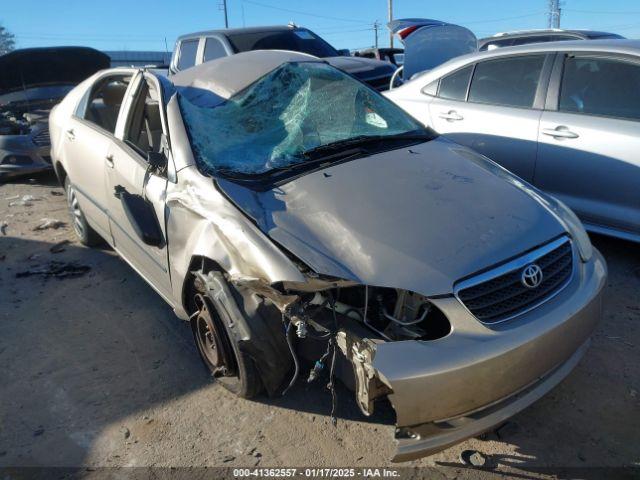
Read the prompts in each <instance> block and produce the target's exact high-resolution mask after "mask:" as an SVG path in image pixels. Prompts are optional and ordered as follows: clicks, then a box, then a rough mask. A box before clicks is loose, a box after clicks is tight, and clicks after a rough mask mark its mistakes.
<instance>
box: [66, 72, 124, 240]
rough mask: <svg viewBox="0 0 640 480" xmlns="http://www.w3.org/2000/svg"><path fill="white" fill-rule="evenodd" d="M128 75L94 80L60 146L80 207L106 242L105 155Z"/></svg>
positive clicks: (107, 224) (107, 231) (114, 75)
mask: <svg viewBox="0 0 640 480" xmlns="http://www.w3.org/2000/svg"><path fill="white" fill-rule="evenodd" d="M131 76H132V73H131V72H126V71H122V72H119V73H113V74H109V75H105V76H104V77H102V78H99V79H97V80H96V82H95V84H94V86H93V88H91V90H89V91H88V92H87V94H86V95H85V97H84V98H83V99H82V100H81V102H80V104H79V105H78V108H77V109H76V112H75V114H74V115H73V116H72V117H71V119H70V120H69V123H68V124H67V126H66V131H65V132H64V134H65V138H64V144H63V146H62V154H63V155H64V158H65V159H66V160H67V161H66V168H67V174H68V176H69V180H70V181H71V183H72V184H73V186H74V189H75V191H76V192H77V193H78V195H77V198H78V202H79V203H80V207H81V208H82V211H83V212H84V214H85V216H86V217H87V220H88V222H89V223H90V225H91V226H92V227H93V228H94V229H95V230H96V231H97V232H98V233H99V234H100V235H101V236H102V237H103V238H104V239H105V240H107V241H109V242H110V241H111V232H110V229H109V215H108V208H109V207H108V192H107V190H106V170H107V168H106V156H107V152H108V149H109V145H110V144H111V143H112V141H113V134H114V132H115V128H116V123H117V119H118V115H119V113H120V109H121V105H122V102H123V99H124V98H125V93H126V91H127V89H128V87H129V84H130V82H131Z"/></svg>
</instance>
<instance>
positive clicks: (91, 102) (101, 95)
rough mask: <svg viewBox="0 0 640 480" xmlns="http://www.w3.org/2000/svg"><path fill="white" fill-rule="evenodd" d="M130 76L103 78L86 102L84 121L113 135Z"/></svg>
mask: <svg viewBox="0 0 640 480" xmlns="http://www.w3.org/2000/svg"><path fill="white" fill-rule="evenodd" d="M130 81H131V76H130V75H118V76H114V77H108V78H105V79H104V80H103V81H102V82H100V83H99V84H98V85H96V86H95V87H94V89H93V91H92V92H91V96H90V97H89V99H88V101H87V107H86V110H85V112H84V117H83V118H84V119H85V120H86V121H88V122H91V123H93V124H94V125H97V126H98V127H100V128H102V129H104V130H106V131H107V132H109V133H114V132H115V130H116V123H117V121H118V115H119V114H120V107H121V106H122V100H123V98H124V94H125V92H126V91H127V87H128V86H129V82H130Z"/></svg>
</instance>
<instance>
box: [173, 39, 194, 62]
mask: <svg viewBox="0 0 640 480" xmlns="http://www.w3.org/2000/svg"><path fill="white" fill-rule="evenodd" d="M197 51H198V40H197V39H195V40H185V41H183V42H180V56H179V57H178V70H184V69H185V68H189V67H193V66H194V65H195V64H196V52H197Z"/></svg>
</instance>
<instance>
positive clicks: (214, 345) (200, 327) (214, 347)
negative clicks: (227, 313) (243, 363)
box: [195, 294, 234, 377]
mask: <svg viewBox="0 0 640 480" xmlns="http://www.w3.org/2000/svg"><path fill="white" fill-rule="evenodd" d="M196 303H197V304H198V307H199V311H198V314H197V316H196V319H195V333H196V339H197V341H198V347H199V348H200V352H201V353H202V355H203V357H204V359H205V361H206V362H207V363H208V364H209V367H210V368H211V371H212V372H213V376H214V377H226V376H232V375H233V370H234V369H233V363H232V362H231V361H230V359H231V358H232V352H231V351H230V348H231V345H229V342H228V340H227V339H226V337H225V333H224V330H222V329H223V328H224V326H223V325H221V324H220V319H219V318H218V317H217V315H216V314H215V312H213V313H212V311H211V307H210V306H209V304H208V302H207V300H206V299H205V298H204V297H203V296H202V295H200V294H198V295H196Z"/></svg>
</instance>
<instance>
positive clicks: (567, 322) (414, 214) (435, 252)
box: [50, 51, 606, 461]
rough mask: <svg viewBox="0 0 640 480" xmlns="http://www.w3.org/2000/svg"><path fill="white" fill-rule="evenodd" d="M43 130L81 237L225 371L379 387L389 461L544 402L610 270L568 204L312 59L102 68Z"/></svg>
mask: <svg viewBox="0 0 640 480" xmlns="http://www.w3.org/2000/svg"><path fill="white" fill-rule="evenodd" d="M50 125H51V140H52V143H53V148H52V156H53V162H54V166H55V170H56V172H57V175H58V177H59V179H60V181H61V182H62V183H63V184H64V185H65V188H66V191H67V197H68V200H69V209H70V211H71V214H72V216H73V219H74V225H75V229H76V232H77V234H78V236H79V238H80V239H81V241H82V242H84V243H85V244H87V245H94V244H96V243H98V242H99V241H101V239H103V240H106V242H107V243H109V244H110V245H111V246H112V247H113V248H114V249H115V250H116V251H117V252H118V253H119V254H120V255H121V256H122V258H124V259H125V260H126V261H127V262H128V263H129V264H130V265H131V266H132V267H133V268H134V269H135V270H136V271H137V272H138V273H139V274H140V275H141V276H142V277H143V278H144V279H145V280H146V281H147V282H149V284H150V285H151V286H152V287H153V288H154V289H155V290H156V291H157V292H158V294H159V295H160V296H161V297H162V298H163V299H164V300H165V301H166V302H167V303H169V304H170V305H171V307H172V308H173V309H174V311H175V313H176V315H177V316H178V317H180V318H181V319H184V320H187V321H189V322H190V323H191V327H192V330H193V335H194V339H195V343H196V345H197V348H198V351H199V353H200V355H201V357H202V359H203V361H204V364H205V365H206V367H207V368H208V370H209V371H210V372H211V374H212V376H213V377H215V378H216V381H217V382H219V383H220V384H222V385H223V386H224V387H225V388H227V389H229V390H230V391H232V392H234V393H236V394H237V395H239V396H241V397H253V396H255V395H258V394H260V393H261V392H265V393H266V394H267V395H281V394H283V393H286V392H287V391H288V390H289V388H290V387H292V386H294V384H295V383H296V380H302V379H303V378H304V379H306V380H308V381H313V380H314V379H317V378H325V380H323V384H324V385H326V384H327V380H326V377H328V384H329V385H330V386H334V385H335V382H334V378H338V379H340V380H341V381H342V382H343V383H344V384H345V385H347V387H349V388H350V389H352V390H353V391H354V393H355V401H356V402H357V404H358V406H359V407H360V409H361V410H362V412H363V414H364V415H370V414H371V413H372V412H373V410H374V407H375V404H376V401H377V400H380V399H384V398H387V399H388V400H389V401H390V402H391V404H392V406H393V408H394V409H395V411H396V418H397V427H398V428H397V430H396V438H397V443H398V451H397V454H396V457H395V460H397V461H405V460H409V459H412V458H416V457H419V456H422V455H427V454H430V453H433V452H436V451H438V450H441V449H443V448H445V447H446V446H448V445H451V444H454V443H456V442H458V441H460V440H462V439H464V438H467V437H469V436H473V435H477V434H479V433H480V432H482V431H485V430H487V429H489V428H491V427H492V426H494V425H496V424H499V423H500V422H502V421H504V420H505V419H506V418H508V417H509V416H511V415H513V414H515V413H516V412H518V411H520V410H521V409H523V408H525V407H526V406H528V405H530V404H531V403H532V402H534V401H535V400H536V399H538V398H540V397H541V396H542V395H544V394H545V393H546V392H547V391H549V390H550V389H551V388H552V387H554V386H555V385H557V384H558V383H559V382H560V381H561V380H562V379H563V378H564V377H565V376H566V375H567V374H568V373H569V372H570V371H571V370H572V369H573V367H574V366H575V365H576V363H577V362H578V361H579V359H580V358H581V356H582V355H583V354H584V352H585V350H586V348H587V346H588V343H589V337H590V335H591V332H592V331H593V328H594V326H595V324H596V322H597V321H598V319H599V317H600V300H601V290H602V288H603V286H604V284H605V281H606V265H605V262H604V261H603V259H602V257H601V256H600V254H599V253H598V252H597V251H596V250H595V249H593V248H592V246H591V244H590V242H589V238H588V237H587V235H586V233H585V231H584V229H583V227H582V226H581V224H580V222H579V220H578V219H577V218H576V217H575V215H574V214H573V213H572V212H571V211H570V210H569V209H568V208H567V207H565V206H564V205H563V204H562V203H560V202H558V201H556V200H554V199H552V198H550V197H548V196H546V195H544V194H543V193H541V192H540V191H538V190H537V189H535V188H534V187H532V186H531V185H529V184H527V183H525V182H523V181H522V180H520V179H518V178H517V177H515V176H513V175H512V174H510V173H508V172H507V171H506V170H504V169H503V168H502V167H499V166H498V165H496V164H495V163H493V162H491V161H490V160H488V159H486V158H485V157H482V156H481V155H479V154H477V153H475V152H474V151H472V150H470V149H468V148H466V147H463V146H460V145H457V144H455V143H453V142H451V141H449V140H446V139H444V138H442V137H439V136H438V135H437V134H435V133H434V132H433V131H432V130H430V129H426V128H424V127H423V126H422V125H421V124H420V123H418V122H417V121H416V120H414V119H413V118H412V117H410V116H409V115H407V114H406V113H405V112H404V111H402V109H400V108H399V107H397V106H396V105H395V104H393V103H392V102H391V101H389V100H387V99H386V98H384V97H383V96H381V95H380V94H379V93H378V92H376V91H375V90H373V89H372V88H371V87H369V86H367V85H365V84H364V83H361V82H360V81H358V80H356V79H354V78H353V77H351V76H349V75H347V74H345V73H343V72H341V71H340V70H338V69H336V68H334V67H332V66H331V65H329V64H327V63H326V62H324V61H322V60H321V59H318V58H316V57H312V56H309V55H306V54H301V53H296V52H283V51H253V52H247V53H240V54H237V55H233V56H229V57H225V58H221V59H218V60H214V61H211V62H207V63H203V64H202V65H198V66H196V67H193V68H189V69H186V70H184V71H182V72H180V73H178V74H176V75H174V76H172V77H171V79H170V80H169V79H167V78H165V77H162V76H156V75H154V74H153V73H152V72H149V71H144V70H135V69H112V70H105V71H102V72H100V73H98V74H96V75H94V76H92V77H91V78H90V79H88V80H87V81H85V82H84V83H82V84H81V85H80V86H78V87H77V88H75V89H74V90H73V91H72V92H71V93H70V94H69V95H68V96H67V97H66V98H65V99H64V101H63V102H62V103H60V104H59V105H58V106H57V107H56V108H55V109H54V111H53V113H52V115H51V121H50ZM114 300H117V299H114ZM321 392H322V389H320V388H318V395H321V394H323V393H321Z"/></svg>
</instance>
